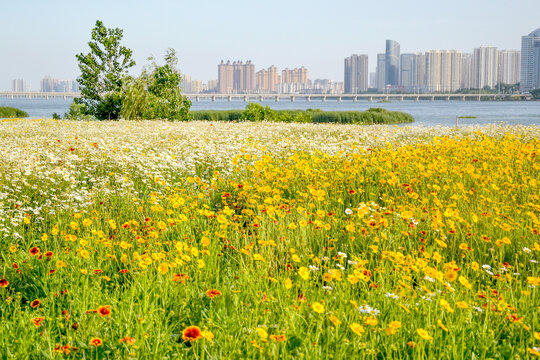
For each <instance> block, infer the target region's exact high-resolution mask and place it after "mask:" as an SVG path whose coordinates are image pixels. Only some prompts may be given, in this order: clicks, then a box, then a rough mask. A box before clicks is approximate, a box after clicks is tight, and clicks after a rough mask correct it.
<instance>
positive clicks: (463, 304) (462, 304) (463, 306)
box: [456, 301, 469, 309]
mask: <svg viewBox="0 0 540 360" xmlns="http://www.w3.org/2000/svg"><path fill="white" fill-rule="evenodd" d="M456 305H457V307H458V308H460V309H467V308H468V307H469V304H468V303H467V302H466V301H458V302H457V303H456Z"/></svg>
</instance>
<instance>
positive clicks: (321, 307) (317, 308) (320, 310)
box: [311, 302, 324, 314]
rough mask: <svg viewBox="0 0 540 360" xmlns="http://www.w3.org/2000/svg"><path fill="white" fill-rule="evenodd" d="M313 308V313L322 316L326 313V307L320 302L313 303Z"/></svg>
mask: <svg viewBox="0 0 540 360" xmlns="http://www.w3.org/2000/svg"><path fill="white" fill-rule="evenodd" d="M311 307H312V308H313V311H315V312H316V313H318V314H322V313H323V312H324V305H323V304H321V303H320V302H315V303H313V305H312V306H311Z"/></svg>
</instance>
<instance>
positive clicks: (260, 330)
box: [257, 328, 268, 339]
mask: <svg viewBox="0 0 540 360" xmlns="http://www.w3.org/2000/svg"><path fill="white" fill-rule="evenodd" d="M257 335H259V337H260V338H261V339H266V338H267V337H268V333H267V332H266V330H264V329H263V328H257Z"/></svg>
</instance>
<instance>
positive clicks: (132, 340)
mask: <svg viewBox="0 0 540 360" xmlns="http://www.w3.org/2000/svg"><path fill="white" fill-rule="evenodd" d="M118 341H119V342H125V343H126V344H128V345H133V344H134V343H135V341H136V340H135V338H132V337H129V336H124V337H123V338H121V339H120V340H118Z"/></svg>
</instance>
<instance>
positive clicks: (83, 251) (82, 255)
mask: <svg viewBox="0 0 540 360" xmlns="http://www.w3.org/2000/svg"><path fill="white" fill-rule="evenodd" d="M79 255H80V256H81V257H82V258H83V259H88V257H89V256H90V253H89V252H88V251H87V250H84V249H83V250H80V251H79Z"/></svg>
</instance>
